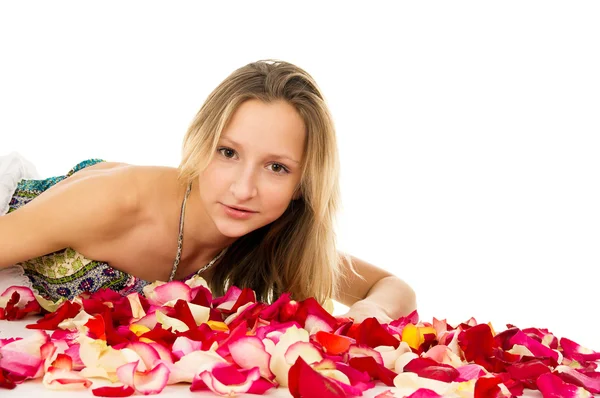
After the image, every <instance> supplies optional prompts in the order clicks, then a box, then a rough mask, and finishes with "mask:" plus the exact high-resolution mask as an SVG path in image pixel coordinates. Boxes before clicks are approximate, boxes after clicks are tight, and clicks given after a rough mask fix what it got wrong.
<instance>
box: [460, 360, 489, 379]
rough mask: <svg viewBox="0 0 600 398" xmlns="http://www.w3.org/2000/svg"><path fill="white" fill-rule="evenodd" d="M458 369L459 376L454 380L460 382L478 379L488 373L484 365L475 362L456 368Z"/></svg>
mask: <svg viewBox="0 0 600 398" xmlns="http://www.w3.org/2000/svg"><path fill="white" fill-rule="evenodd" d="M456 370H458V377H457V378H456V379H455V380H454V381H456V382H459V383H460V382H462V381H469V380H473V379H478V378H480V377H481V376H485V375H486V374H487V373H486V371H485V369H484V368H483V366H481V365H477V364H475V363H472V364H468V365H464V366H461V367H459V368H456Z"/></svg>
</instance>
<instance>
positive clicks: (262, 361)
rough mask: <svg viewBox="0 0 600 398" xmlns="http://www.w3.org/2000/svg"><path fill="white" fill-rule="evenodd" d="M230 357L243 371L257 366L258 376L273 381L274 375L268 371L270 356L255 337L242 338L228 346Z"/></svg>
mask: <svg viewBox="0 0 600 398" xmlns="http://www.w3.org/2000/svg"><path fill="white" fill-rule="evenodd" d="M229 353H230V354H231V357H232V358H233V360H234V361H235V363H237V364H238V365H240V366H241V367H242V368H244V369H251V368H253V367H255V366H258V368H259V369H260V375H261V376H262V377H264V378H265V379H268V380H273V379H274V378H275V375H274V374H273V373H272V372H271V369H269V363H270V361H271V354H269V353H268V352H267V351H266V350H265V344H264V343H263V342H262V341H261V340H260V339H259V338H258V337H256V336H246V337H242V338H240V339H238V340H236V341H234V342H233V343H230V344H229Z"/></svg>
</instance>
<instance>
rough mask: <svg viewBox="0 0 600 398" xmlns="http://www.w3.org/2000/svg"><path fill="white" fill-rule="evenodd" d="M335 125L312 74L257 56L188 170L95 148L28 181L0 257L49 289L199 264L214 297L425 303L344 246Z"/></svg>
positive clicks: (213, 107) (215, 96)
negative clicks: (338, 228) (62, 168)
mask: <svg viewBox="0 0 600 398" xmlns="http://www.w3.org/2000/svg"><path fill="white" fill-rule="evenodd" d="M338 173H339V162H338V153H337V145H336V136H335V130H334V124H333V121H332V118H331V115H330V113H329V110H328V108H327V105H326V103H325V100H324V97H323V95H322V94H321V91H320V89H319V88H318V86H317V84H316V83H315V81H314V80H313V78H312V77H311V76H310V75H309V74H308V73H306V72H305V71H304V70H302V69H301V68H299V67H297V66H295V65H292V64H290V63H287V62H282V61H272V60H267V61H259V62H255V63H251V64H248V65H246V66H244V67H242V68H240V69H238V70H236V71H234V72H233V73H232V74H231V75H230V76H229V77H227V78H226V79H225V80H224V81H223V82H222V83H221V84H220V85H219V86H218V87H217V88H216V89H215V90H214V91H213V92H212V93H211V94H210V95H209V96H208V98H207V99H206V101H205V103H204V104H203V106H202V107H201V108H200V110H199V112H198V114H197V115H196V117H195V119H194V120H193V122H192V124H191V126H190V127H189V129H188V131H187V134H186V136H185V139H184V143H183V158H182V161H181V164H180V166H179V167H178V168H169V167H148V166H134V165H129V164H124V163H115V162H105V161H102V160H97V159H92V160H87V161H84V162H82V163H80V164H78V165H77V166H76V167H75V168H73V170H71V171H70V172H69V173H68V174H67V175H66V176H61V177H54V178H49V179H46V180H22V181H21V182H20V183H19V184H18V186H17V189H16V191H15V192H14V195H13V197H12V198H11V201H10V206H9V207H10V208H9V212H8V214H7V215H5V216H2V217H0V268H2V267H8V266H11V265H13V264H17V265H18V266H20V267H22V268H23V270H24V273H25V275H26V276H27V278H28V279H29V280H30V281H31V282H32V285H33V287H34V288H35V289H36V290H37V291H38V292H39V293H40V295H42V296H44V297H46V298H49V299H54V300H56V299H58V298H60V297H67V298H72V297H73V296H75V295H77V294H79V293H82V292H84V291H86V290H87V291H95V290H97V289H99V288H101V287H108V288H111V289H113V290H116V291H119V292H121V293H122V294H127V293H130V292H133V291H137V292H141V290H142V288H143V286H145V285H146V284H148V283H151V282H152V281H156V280H163V281H169V280H185V279H186V278H189V277H191V276H193V275H195V274H199V275H200V276H202V277H203V278H204V279H206V281H207V282H208V283H209V286H210V287H211V289H212V291H213V293H214V294H215V295H221V294H223V293H224V291H225V290H226V289H227V287H228V286H232V285H235V286H238V287H250V288H252V289H253V290H254V291H255V292H256V293H257V299H259V300H262V301H268V302H270V301H272V300H274V299H275V298H277V297H278V295H279V294H281V293H282V292H286V291H289V292H291V293H292V297H293V298H294V299H296V300H302V299H305V298H307V297H315V298H316V299H317V300H318V301H319V302H321V303H323V302H324V301H325V300H326V299H328V298H333V299H335V300H337V301H339V302H341V303H343V304H345V305H348V306H350V311H349V312H348V313H347V314H346V315H347V316H352V317H354V318H355V319H356V320H362V319H364V318H366V317H371V316H375V317H377V318H378V319H379V320H380V321H382V322H387V321H390V320H391V319H392V318H397V317H399V316H401V315H406V314H408V313H409V312H411V311H412V310H414V309H415V307H416V303H415V295H414V292H413V291H412V289H411V288H410V287H409V286H408V285H407V284H406V283H404V282H403V281H401V280H400V279H398V278H396V277H395V276H393V275H391V274H390V273H388V272H385V271H383V270H381V269H379V268H377V267H375V266H373V265H371V264H368V263H366V262H364V261H361V260H359V259H356V258H353V257H350V256H347V255H344V254H341V253H338V252H337V251H336V246H335V233H334V230H333V224H334V217H335V215H336V211H337V210H338V206H339V203H340V192H339V182H338Z"/></svg>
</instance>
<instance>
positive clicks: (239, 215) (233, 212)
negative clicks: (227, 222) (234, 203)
mask: <svg viewBox="0 0 600 398" xmlns="http://www.w3.org/2000/svg"><path fill="white" fill-rule="evenodd" d="M221 205H222V206H223V208H224V210H225V214H227V215H228V216H229V217H231V218H235V219H238V220H245V219H247V218H250V217H251V216H252V215H253V214H255V213H257V212H255V211H244V210H238V209H234V208H233V207H229V206H227V205H224V204H222V203H221Z"/></svg>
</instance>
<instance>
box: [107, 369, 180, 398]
mask: <svg viewBox="0 0 600 398" xmlns="http://www.w3.org/2000/svg"><path fill="white" fill-rule="evenodd" d="M138 363H139V361H136V362H131V363H128V364H125V365H122V366H120V367H119V368H118V369H117V377H118V378H119V381H120V382H121V383H123V384H125V385H127V386H129V387H132V388H135V390H136V391H138V392H140V393H142V394H144V395H151V394H158V393H160V392H161V391H162V390H163V389H164V388H165V386H166V385H167V381H168V380H169V368H168V367H167V365H165V364H164V363H159V364H158V365H156V366H155V367H154V368H153V369H152V370H150V371H146V372H138V371H137V367H138Z"/></svg>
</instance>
